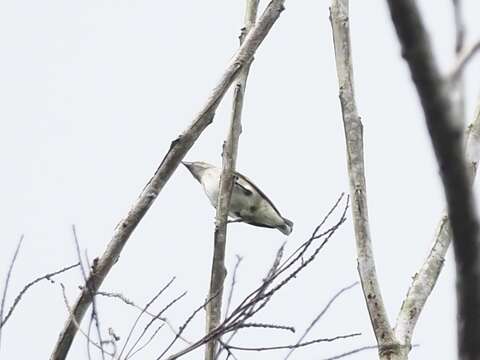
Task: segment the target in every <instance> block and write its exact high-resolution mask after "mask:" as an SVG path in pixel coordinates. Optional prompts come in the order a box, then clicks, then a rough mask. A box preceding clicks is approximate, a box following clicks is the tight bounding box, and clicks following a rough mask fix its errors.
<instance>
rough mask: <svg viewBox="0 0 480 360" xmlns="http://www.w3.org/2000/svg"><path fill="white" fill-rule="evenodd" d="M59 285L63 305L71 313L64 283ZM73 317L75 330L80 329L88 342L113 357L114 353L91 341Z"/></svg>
mask: <svg viewBox="0 0 480 360" xmlns="http://www.w3.org/2000/svg"><path fill="white" fill-rule="evenodd" d="M60 286H61V288H62V295H63V301H64V303H65V306H66V308H67V310H68V312H69V313H70V314H72V307H71V306H70V304H69V303H68V298H67V294H66V292H65V285H63V284H62V283H60ZM73 319H74V324H75V326H76V327H77V330H78V331H80V333H81V334H82V335H83V336H84V337H85V339H86V340H87V341H88V342H90V343H91V344H92V345H93V346H95V347H96V348H97V349H99V350H101V351H102V352H103V353H104V354H107V355H109V356H111V357H113V356H114V355H115V354H113V353H110V352H108V351H106V350H104V349H103V345H102V344H98V343H96V342H95V341H93V340H92V339H91V338H90V337H89V336H88V334H87V333H85V331H83V330H82V328H81V327H80V324H79V323H78V322H77V321H76V320H75V318H74V317H73Z"/></svg>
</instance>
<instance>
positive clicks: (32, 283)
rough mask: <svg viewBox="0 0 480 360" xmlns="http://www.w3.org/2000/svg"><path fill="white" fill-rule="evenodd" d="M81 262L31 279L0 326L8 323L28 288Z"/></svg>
mask: <svg viewBox="0 0 480 360" xmlns="http://www.w3.org/2000/svg"><path fill="white" fill-rule="evenodd" d="M79 265H80V264H79V263H77V264H73V265H70V266H67V267H65V268H63V269H60V270H57V271H54V272H51V273H48V274H46V275H43V276H40V277H38V278H36V279H34V280H32V281H30V282H29V283H28V284H27V285H25V286H24V287H23V289H22V290H21V291H20V292H19V293H18V295H17V297H16V298H15V300H14V301H13V304H12V306H10V309H9V310H8V313H7V315H6V316H5V317H4V318H3V321H2V322H1V323H0V328H2V327H3V326H5V324H6V323H7V321H8V319H9V318H10V316H12V313H13V311H14V310H15V307H16V306H17V305H18V303H19V302H20V300H21V299H22V297H23V295H25V293H26V292H27V291H28V289H30V288H31V287H32V286H33V285H35V284H36V283H38V282H40V281H42V280H49V281H52V280H51V278H53V277H55V276H57V275H60V274H62V273H64V272H66V271H68V270H71V269H73V268H76V267H77V266H79Z"/></svg>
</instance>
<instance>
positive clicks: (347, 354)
mask: <svg viewBox="0 0 480 360" xmlns="http://www.w3.org/2000/svg"><path fill="white" fill-rule="evenodd" d="M373 349H378V345H370V346H362V347H360V348H358V349H354V350H350V351H347V352H344V353H342V354H338V355H335V356H331V357H328V358H325V359H322V360H337V359H342V358H344V357H347V356H350V355H354V354H357V353H359V352H362V351H365V350H373Z"/></svg>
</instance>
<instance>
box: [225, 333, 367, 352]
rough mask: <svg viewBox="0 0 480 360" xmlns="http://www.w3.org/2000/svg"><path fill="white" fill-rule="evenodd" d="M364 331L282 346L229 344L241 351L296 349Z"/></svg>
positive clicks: (349, 336) (358, 334)
mask: <svg viewBox="0 0 480 360" xmlns="http://www.w3.org/2000/svg"><path fill="white" fill-rule="evenodd" d="M360 335H362V333H353V334H348V335H339V336H335V337H332V338H323V339H315V340H311V341H306V342H303V343H299V344H293V345H280V346H268V347H242V346H235V345H227V347H228V348H229V349H233V350H240V351H271V350H285V349H296V348H299V347H304V346H309V345H312V344H318V343H322V342H332V341H336V340H341V339H348V338H352V337H355V336H360Z"/></svg>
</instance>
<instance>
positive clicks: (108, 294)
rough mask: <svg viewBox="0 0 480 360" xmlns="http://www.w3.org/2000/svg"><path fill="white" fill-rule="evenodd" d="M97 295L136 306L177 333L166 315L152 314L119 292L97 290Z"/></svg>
mask: <svg viewBox="0 0 480 360" xmlns="http://www.w3.org/2000/svg"><path fill="white" fill-rule="evenodd" d="M97 295H100V296H105V297H109V298H116V299H119V300H120V301H122V302H124V303H125V304H127V305H130V306H132V307H134V308H136V309H137V310H140V311H143V312H144V314H147V315H148V316H150V317H152V318H156V319H157V320H160V321H162V322H164V323H165V324H166V325H167V326H168V328H169V329H170V331H171V332H172V333H173V334H174V335H177V330H176V328H175V326H173V324H172V323H171V322H170V320H168V319H167V318H166V317H162V316H160V317H157V315H158V314H153V313H152V312H150V311H148V310H145V307H141V306H140V305H137V304H136V303H134V302H133V301H132V300H130V299H128V298H126V297H125V296H124V295H123V294H121V293H111V292H105V291H97ZM179 339H180V340H182V341H183V342H185V343H186V344H191V343H192V342H191V341H189V340H187V339H185V338H184V337H183V336H180V337H179Z"/></svg>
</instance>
